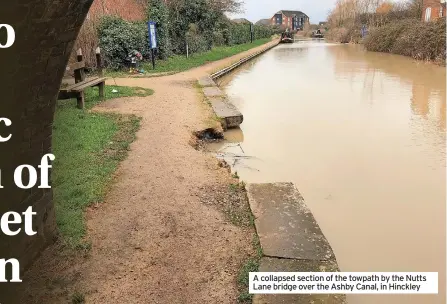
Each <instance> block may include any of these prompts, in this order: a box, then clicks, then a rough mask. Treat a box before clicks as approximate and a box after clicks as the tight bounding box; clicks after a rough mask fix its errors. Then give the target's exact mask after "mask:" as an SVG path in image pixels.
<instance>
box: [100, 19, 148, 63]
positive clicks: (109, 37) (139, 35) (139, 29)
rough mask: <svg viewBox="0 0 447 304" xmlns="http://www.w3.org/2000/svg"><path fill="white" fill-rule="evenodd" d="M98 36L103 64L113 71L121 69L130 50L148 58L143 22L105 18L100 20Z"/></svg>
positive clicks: (146, 36)
mask: <svg viewBox="0 0 447 304" xmlns="http://www.w3.org/2000/svg"><path fill="white" fill-rule="evenodd" d="M98 35H99V44H100V47H101V49H102V51H103V53H104V61H105V64H106V65H107V66H109V67H111V68H113V69H119V68H122V67H123V66H124V65H125V59H126V58H127V56H128V54H129V53H130V52H131V51H132V50H137V51H139V52H141V54H142V55H143V57H145V58H150V56H149V47H148V33H147V24H146V23H145V22H128V21H125V20H123V19H121V18H119V17H114V16H106V17H104V18H103V19H102V20H101V23H100V25H99V28H98Z"/></svg>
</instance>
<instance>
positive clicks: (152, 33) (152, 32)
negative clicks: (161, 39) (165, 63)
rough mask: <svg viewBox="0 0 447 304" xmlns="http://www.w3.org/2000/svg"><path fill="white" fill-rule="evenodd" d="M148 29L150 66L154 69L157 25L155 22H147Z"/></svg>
mask: <svg viewBox="0 0 447 304" xmlns="http://www.w3.org/2000/svg"><path fill="white" fill-rule="evenodd" d="M147 26H148V30H149V48H150V49H151V58H152V68H153V69H154V70H155V49H156V48H157V26H156V24H155V22H153V21H149V22H148V23H147Z"/></svg>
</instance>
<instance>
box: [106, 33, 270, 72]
mask: <svg viewBox="0 0 447 304" xmlns="http://www.w3.org/2000/svg"><path fill="white" fill-rule="evenodd" d="M269 41H271V39H270V38H264V39H258V40H255V41H253V43H244V44H238V45H233V46H220V47H215V48H213V49H212V50H210V51H208V52H204V53H198V54H192V55H191V56H189V58H186V57H185V56H178V55H176V56H173V57H170V58H169V59H167V60H159V61H157V62H156V68H155V70H154V69H152V64H151V63H150V62H143V63H142V64H141V67H142V68H143V69H144V70H145V71H146V73H147V74H154V73H167V72H182V71H186V70H189V69H192V68H195V67H198V66H201V65H203V64H205V63H207V62H212V61H217V60H220V59H224V58H227V57H230V56H233V55H236V54H239V53H242V52H245V51H248V50H250V49H252V48H255V47H258V46H261V45H263V44H266V43H268V42H269ZM125 75H128V73H126V72H124V71H107V76H110V77H118V76H125Z"/></svg>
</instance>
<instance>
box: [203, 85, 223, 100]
mask: <svg viewBox="0 0 447 304" xmlns="http://www.w3.org/2000/svg"><path fill="white" fill-rule="evenodd" d="M203 94H204V95H205V97H206V98H212V97H224V96H225V93H224V92H222V90H221V89H219V88H218V87H204V88H203Z"/></svg>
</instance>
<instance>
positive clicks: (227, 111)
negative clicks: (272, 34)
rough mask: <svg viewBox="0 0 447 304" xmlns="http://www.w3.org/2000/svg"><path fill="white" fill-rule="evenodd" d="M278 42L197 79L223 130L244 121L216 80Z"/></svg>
mask: <svg viewBox="0 0 447 304" xmlns="http://www.w3.org/2000/svg"><path fill="white" fill-rule="evenodd" d="M278 44H279V41H278V43H273V44H271V45H269V46H267V47H265V48H263V49H261V50H260V51H257V52H255V53H253V54H251V55H249V56H246V57H244V58H242V59H240V60H239V61H237V62H235V63H233V64H231V65H230V66H227V67H225V68H223V69H221V70H219V71H217V72H216V73H213V74H211V75H207V76H204V77H202V78H200V79H198V80H197V83H198V85H199V87H200V88H201V90H202V93H203V95H204V96H205V99H206V100H207V102H208V103H209V104H210V106H211V108H212V109H213V111H214V114H215V115H216V116H217V118H219V120H220V123H221V125H222V129H223V130H224V131H225V130H227V129H230V128H237V127H239V126H240V125H241V124H242V122H243V121H244V116H243V115H242V113H241V112H240V111H239V110H238V108H237V107H236V106H235V105H234V104H232V103H231V102H230V101H228V97H227V96H226V94H225V93H224V92H223V91H222V90H221V89H220V88H219V86H218V85H217V82H216V81H217V80H218V79H219V78H221V77H222V76H224V75H226V74H228V73H230V72H231V71H233V70H235V69H237V68H238V67H240V66H241V65H242V64H244V63H246V62H248V61H250V60H252V59H254V58H256V57H258V56H259V55H261V54H263V53H265V52H267V51H269V50H270V49H272V48H274V47H276V46H277V45H278Z"/></svg>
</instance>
